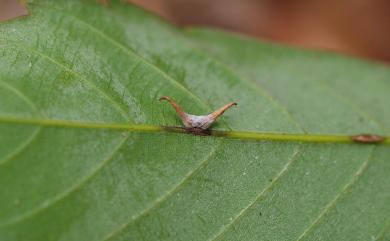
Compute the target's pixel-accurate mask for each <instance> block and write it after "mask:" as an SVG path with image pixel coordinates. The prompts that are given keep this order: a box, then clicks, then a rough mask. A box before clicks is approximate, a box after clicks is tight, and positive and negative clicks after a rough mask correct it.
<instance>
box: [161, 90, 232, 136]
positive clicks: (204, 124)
mask: <svg viewBox="0 0 390 241" xmlns="http://www.w3.org/2000/svg"><path fill="white" fill-rule="evenodd" d="M159 100H160V101H163V100H166V101H168V102H169V103H170V104H171V105H172V107H173V108H174V109H175V111H176V112H177V114H178V115H179V117H180V119H181V121H182V122H183V125H184V128H185V129H186V130H188V131H191V132H195V133H196V132H197V131H200V132H202V131H206V130H207V129H208V128H209V127H210V126H211V125H212V124H213V123H214V122H215V120H216V119H217V118H218V117H219V116H221V115H222V114H223V113H224V112H225V111H226V110H227V109H229V108H230V107H232V106H234V105H237V103H235V102H231V103H229V104H226V105H224V106H222V107H221V108H219V109H217V110H215V111H214V112H212V113H210V114H208V115H200V116H197V115H191V114H188V113H186V112H184V111H183V109H182V108H181V107H180V106H179V105H178V104H177V103H176V102H175V101H174V100H173V99H171V98H170V97H168V96H163V97H161V98H160V99H159Z"/></svg>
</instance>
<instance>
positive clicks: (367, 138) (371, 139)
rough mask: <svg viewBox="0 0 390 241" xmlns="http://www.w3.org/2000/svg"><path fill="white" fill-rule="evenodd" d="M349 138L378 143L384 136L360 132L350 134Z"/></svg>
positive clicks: (355, 140) (360, 141)
mask: <svg viewBox="0 0 390 241" xmlns="http://www.w3.org/2000/svg"><path fill="white" fill-rule="evenodd" d="M351 139H352V140H353V141H354V142H358V143H380V142H382V141H384V140H385V137H383V136H379V135H373V134H361V135H356V136H351Z"/></svg>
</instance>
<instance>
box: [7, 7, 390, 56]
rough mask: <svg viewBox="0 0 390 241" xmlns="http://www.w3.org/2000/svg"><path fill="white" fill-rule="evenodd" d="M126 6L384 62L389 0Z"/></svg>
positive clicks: (389, 34) (389, 41)
mask: <svg viewBox="0 0 390 241" xmlns="http://www.w3.org/2000/svg"><path fill="white" fill-rule="evenodd" d="M100 1H102V0H100ZM128 1H130V2H133V3H135V4H137V5H139V6H142V7H144V8H146V9H148V10H150V11H152V12H155V13H157V14H158V15H160V16H162V17H163V18H165V19H167V20H168V21H171V22H173V23H175V24H177V25H180V26H187V25H202V26H215V27H220V28H225V29H229V30H233V31H238V32H242V33H246V34H249V35H252V36H255V37H258V38H263V39H267V40H270V41H276V42H283V43H287V44H291V45H297V46H301V47H307V48H315V49H326V50H332V51H339V52H343V53H347V54H352V55H357V56H361V57H365V58H370V59H374V60H379V61H385V62H387V63H390V0H128ZM6 2H17V0H0V20H1V18H2V17H3V19H4V15H9V11H11V10H5V7H4V6H5V5H4V3H6ZM13 11H15V10H13Z"/></svg>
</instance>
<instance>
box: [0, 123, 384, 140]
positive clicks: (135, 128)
mask: <svg viewBox="0 0 390 241" xmlns="http://www.w3.org/2000/svg"><path fill="white" fill-rule="evenodd" d="M0 123H8V124H16V125H39V126H49V127H63V128H80V129H106V130H118V131H130V132H152V133H159V132H160V133H163V132H165V133H185V134H194V132H189V131H187V130H186V129H184V128H181V127H164V126H157V125H144V124H117V123H96V122H81V121H69V120H55V119H35V118H34V119H32V118H20V117H15V116H0ZM204 135H205V136H215V137H224V138H228V139H241V140H255V141H264V140H266V141H296V142H312V143H356V142H355V141H354V140H353V137H352V136H350V135H322V134H292V133H266V132H250V131H220V130H210V131H209V132H207V133H206V134H204ZM383 138H384V140H383V141H382V142H381V144H388V145H389V144H390V136H384V137H383Z"/></svg>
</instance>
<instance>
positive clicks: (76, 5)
mask: <svg viewBox="0 0 390 241" xmlns="http://www.w3.org/2000/svg"><path fill="white" fill-rule="evenodd" d="M28 7H29V10H30V13H31V15H30V16H29V17H27V18H24V19H19V20H14V21H10V22H6V23H2V24H1V25H0V46H1V48H0V59H1V61H0V131H1V135H0V185H1V186H2V188H1V189H0V240H6V241H8V240H66V241H68V240H98V241H106V240H380V239H382V240H385V239H386V237H388V236H389V232H390V231H389V229H390V228H389V227H390V220H389V217H390V206H389V205H388V200H389V199H390V192H389V187H390V176H389V173H390V163H389V162H390V160H389V157H390V148H389V145H388V142H386V143H383V144H381V145H361V144H354V143H317V142H316V141H315V139H316V138H317V137H318V136H321V135H322V136H324V135H325V136H326V135H341V136H348V135H354V134H360V133H376V134H380V135H384V136H386V135H390V131H389V130H390V122H389V121H388V120H389V119H390V108H388V103H390V95H389V94H388V93H390V84H389V77H390V70H389V69H388V68H386V67H383V66H380V65H375V64H370V63H366V62H363V61H358V60H354V59H351V58H345V57H340V56H337V55H333V54H323V53H314V52H308V51H303V50H293V49H287V48H284V47H280V46H274V45H270V44H268V43H262V42H257V41H254V40H250V39H246V38H243V37H239V36H235V35H232V34H228V33H222V32H218V31H213V30H202V29H192V30H186V31H182V30H179V29H177V28H175V27H173V26H170V25H169V24H167V23H165V22H163V21H162V20H160V19H158V18H156V17H153V16H151V15H150V14H149V13H145V12H144V11H143V10H140V9H138V8H136V7H133V6H130V5H123V4H120V3H113V4H112V5H110V6H109V7H103V6H101V5H98V4H95V3H94V2H93V1H91V2H88V1H85V2H78V1H55V2H54V1H44V0H42V1H33V2H32V3H29V5H28ZM163 95H168V96H171V97H173V98H174V99H175V100H176V101H177V102H179V103H181V104H182V105H183V107H184V108H185V110H186V111H188V112H189V113H193V114H206V113H208V112H210V111H212V110H213V109H215V108H217V107H220V106H222V105H223V104H226V103H227V102H230V101H237V102H238V103H239V105H238V107H237V108H235V109H232V110H229V111H228V112H226V113H225V115H224V116H223V117H222V118H221V119H220V121H219V122H218V123H217V124H216V125H214V127H213V128H214V129H218V130H222V131H233V132H234V133H238V134H237V136H236V137H237V138H236V139H231V138H221V137H214V136H206V137H205V136H194V135H186V134H182V133H173V132H172V133H171V132H167V131H161V128H160V127H159V126H163V125H168V126H179V125H180V120H179V119H178V117H177V115H176V114H175V112H174V111H173V109H172V108H171V107H170V106H168V105H166V104H160V103H159V102H158V98H159V97H160V96H163ZM243 131H245V132H246V133H254V134H256V133H265V134H267V133H269V134H270V135H271V134H278V133H279V134H280V133H282V134H286V135H295V134H302V135H305V136H308V137H313V141H312V142H310V141H306V142H300V141H278V140H273V141H267V140H262V141H253V140H249V138H247V136H245V135H243V134H242V133H243ZM240 133H241V134H240Z"/></svg>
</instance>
